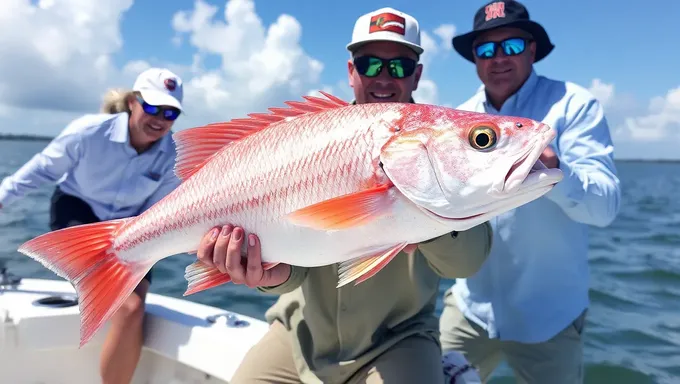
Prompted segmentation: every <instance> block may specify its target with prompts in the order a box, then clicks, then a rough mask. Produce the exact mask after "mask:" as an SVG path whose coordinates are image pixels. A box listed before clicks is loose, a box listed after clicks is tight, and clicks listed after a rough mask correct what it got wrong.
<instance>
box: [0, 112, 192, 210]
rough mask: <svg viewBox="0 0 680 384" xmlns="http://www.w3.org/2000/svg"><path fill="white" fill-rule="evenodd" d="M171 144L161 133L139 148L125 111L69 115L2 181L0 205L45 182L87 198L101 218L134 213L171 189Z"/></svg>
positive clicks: (174, 180) (173, 182) (174, 183)
mask: <svg viewBox="0 0 680 384" xmlns="http://www.w3.org/2000/svg"><path fill="white" fill-rule="evenodd" d="M175 155H176V152H175V145H174V141H173V140H172V136H171V135H170V134H167V135H165V136H164V137H163V138H162V139H161V140H159V141H158V142H156V143H155V144H154V145H153V146H152V147H151V148H149V149H148V150H147V151H145V152H143V153H141V154H138V153H137V151H136V150H135V149H134V148H132V146H131V145H130V143H129V131H128V114H127V113H125V112H123V113H119V114H92V115H85V116H83V117H80V118H78V119H76V120H74V121H72V122H71V123H70V124H69V125H68V126H67V127H66V128H65V129H64V130H63V131H62V132H61V133H60V134H59V135H58V136H57V137H56V138H54V140H52V141H51V142H50V143H49V144H48V145H47V147H46V148H45V149H43V150H42V151H41V152H40V153H38V154H36V155H35V156H33V158H32V159H31V160H29V161H28V162H27V163H26V164H24V165H23V166H22V167H21V168H20V169H19V170H17V171H16V172H15V173H14V174H13V175H11V176H8V177H6V178H5V179H4V180H3V181H2V184H0V204H2V206H3V208H4V207H6V206H8V205H9V204H11V203H12V202H13V201H14V200H16V199H18V198H21V197H22V196H24V195H25V194H26V193H28V192H30V191H33V190H35V189H36V188H38V187H39V186H41V185H43V184H45V183H55V184H58V185H59V188H60V189H61V190H62V191H63V192H64V193H66V194H69V195H73V196H76V197H78V198H80V199H82V200H84V201H85V202H87V203H88V204H89V205H90V206H91V207H92V210H93V211H94V213H95V215H97V217H99V218H100V219H101V220H110V219H115V218H121V217H129V216H134V215H137V214H139V213H141V212H143V211H144V210H146V209H147V208H149V207H150V206H151V205H153V204H154V203H155V202H157V201H159V200H160V199H162V198H163V197H164V196H165V195H167V194H168V193H170V192H171V191H172V190H173V189H175V188H176V187H177V186H178V185H179V183H180V180H179V179H178V178H177V177H176V176H175V173H174V165H175Z"/></svg>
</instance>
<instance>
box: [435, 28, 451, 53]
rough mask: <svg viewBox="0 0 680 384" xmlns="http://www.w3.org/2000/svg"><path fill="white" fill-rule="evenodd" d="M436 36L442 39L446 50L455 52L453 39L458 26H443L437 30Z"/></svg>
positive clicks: (442, 45) (443, 47)
mask: <svg viewBox="0 0 680 384" xmlns="http://www.w3.org/2000/svg"><path fill="white" fill-rule="evenodd" d="M434 34H435V35H437V36H438V37H439V38H440V39H441V47H442V49H444V50H447V51H448V50H453V46H452V45H451V39H453V36H455V35H456V26H455V25H453V24H442V25H440V26H438V27H437V28H435V30H434Z"/></svg>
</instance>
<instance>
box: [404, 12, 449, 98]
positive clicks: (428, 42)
mask: <svg viewBox="0 0 680 384" xmlns="http://www.w3.org/2000/svg"><path fill="white" fill-rule="evenodd" d="M455 32H456V27H455V26H454V25H453V24H442V25H440V26H439V27H437V28H435V29H434V32H433V33H434V34H435V35H436V36H437V37H438V38H439V41H437V40H435V39H434V38H433V37H432V36H430V34H429V33H428V32H427V31H422V32H421V36H420V43H421V45H422V47H423V49H424V50H425V52H423V54H422V55H421V57H420V62H421V63H422V64H423V76H422V77H421V79H420V83H419V84H418V89H416V91H415V92H413V98H414V99H415V100H416V101H417V102H419V103H425V104H439V103H440V100H439V90H438V88H437V84H436V83H435V82H434V81H433V80H432V79H431V78H430V77H429V76H428V75H429V72H430V65H431V64H432V62H433V61H434V59H435V58H436V57H440V56H442V55H443V54H445V53H446V52H447V51H450V50H451V48H450V45H451V38H452V37H453V35H454V34H455Z"/></svg>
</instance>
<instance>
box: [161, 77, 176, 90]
mask: <svg viewBox="0 0 680 384" xmlns="http://www.w3.org/2000/svg"><path fill="white" fill-rule="evenodd" d="M163 84H164V85H165V88H166V89H167V90H168V91H170V92H172V91H174V90H175V88H177V82H176V81H175V79H165V80H164V81H163Z"/></svg>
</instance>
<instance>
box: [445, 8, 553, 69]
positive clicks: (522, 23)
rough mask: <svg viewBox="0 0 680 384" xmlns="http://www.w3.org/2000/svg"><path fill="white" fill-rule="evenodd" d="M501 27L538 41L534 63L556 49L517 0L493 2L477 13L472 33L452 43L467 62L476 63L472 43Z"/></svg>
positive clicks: (460, 36) (459, 37) (459, 36)
mask: <svg viewBox="0 0 680 384" xmlns="http://www.w3.org/2000/svg"><path fill="white" fill-rule="evenodd" d="M500 27H513V28H519V29H521V30H523V31H525V32H528V33H530V34H531V35H532V36H533V38H534V40H535V41H536V58H535V60H534V62H539V61H541V60H542V59H543V58H545V57H546V56H548V54H549V53H550V52H551V51H552V50H553V48H555V46H554V45H553V44H552V42H551V41H550V37H548V33H547V32H546V31H545V29H544V28H543V26H541V24H539V23H537V22H535V21H533V20H531V19H530V18H529V11H527V9H526V7H525V6H524V5H522V3H520V2H518V1H515V0H505V1H492V2H490V3H487V4H486V5H484V6H482V7H481V8H480V9H479V10H478V11H477V13H475V17H474V21H473V29H472V31H470V32H468V33H466V34H463V35H458V36H456V37H454V38H453V40H452V41H451V42H452V44H453V49H455V50H456V52H458V53H459V54H460V55H461V56H463V57H464V58H465V59H466V60H468V61H470V62H472V63H474V62H475V61H474V57H473V56H472V42H473V41H474V40H475V39H476V38H477V36H479V35H480V34H482V33H484V32H486V31H489V30H492V29H495V28H500Z"/></svg>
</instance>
